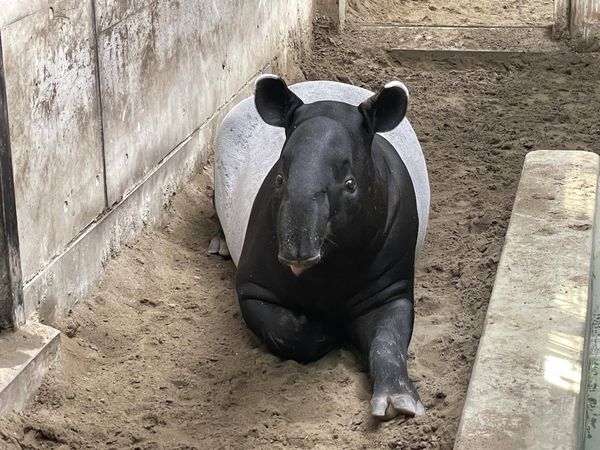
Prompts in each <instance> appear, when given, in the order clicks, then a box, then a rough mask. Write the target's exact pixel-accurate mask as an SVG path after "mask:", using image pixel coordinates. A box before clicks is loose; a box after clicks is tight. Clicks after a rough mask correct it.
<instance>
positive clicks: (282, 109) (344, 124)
mask: <svg viewBox="0 0 600 450" xmlns="http://www.w3.org/2000/svg"><path fill="white" fill-rule="evenodd" d="M407 103H408V92H407V90H406V88H405V87H404V85H402V84H401V83H399V82H391V83H388V84H387V85H386V86H385V87H384V88H383V89H381V90H380V91H379V93H377V94H375V95H373V96H372V97H370V98H368V99H366V100H365V101H364V102H363V103H361V104H360V105H359V106H353V105H349V104H347V103H342V102H334V101H321V102H315V103H308V104H304V103H303V102H302V100H300V98H298V96H296V95H295V94H294V93H293V92H292V91H291V90H290V89H288V87H287V86H286V84H285V82H284V81H283V80H282V79H281V78H279V77H276V76H273V75H264V76H262V77H260V78H259V79H258V80H257V82H256V93H255V104H256V108H257V110H258V113H259V114H260V116H261V117H262V119H263V120H264V121H265V122H266V123H268V124H269V125H273V126H276V127H282V128H284V129H285V135H286V140H285V144H284V146H283V150H282V153H281V157H280V158H279V160H278V162H277V164H276V165H275V167H274V169H273V171H274V172H272V173H274V177H273V179H272V180H270V179H269V178H267V181H266V182H270V183H272V189H273V190H274V192H275V195H276V196H277V197H278V198H279V199H280V206H279V210H278V211H276V214H277V237H278V240H279V254H278V258H279V261H280V262H281V263H283V264H286V265H288V266H290V268H291V270H292V272H293V273H294V274H295V275H297V276H298V275H300V273H302V271H304V270H306V269H308V268H310V267H312V266H314V265H315V264H317V263H319V262H320V261H321V259H322V258H323V256H324V253H325V251H326V249H329V248H332V249H335V248H336V247H337V248H339V247H344V248H353V247H354V246H355V244H356V243H359V242H364V240H365V239H368V234H369V233H371V234H373V232H374V231H373V229H374V228H376V226H375V225H374V224H375V222H376V221H377V220H378V218H379V219H380V218H381V217H379V216H382V215H383V217H384V219H383V220H385V211H381V210H382V209H384V208H381V207H380V208H377V205H381V203H382V202H381V200H383V201H385V198H383V199H382V198H381V196H382V195H383V196H384V197H385V196H386V193H385V192H378V183H377V175H376V174H375V167H374V165H373V159H372V154H371V151H372V143H373V138H374V136H375V133H377V132H385V131H390V130H392V129H393V128H395V127H396V126H397V125H398V124H399V123H400V122H401V121H402V119H403V118H404V115H405V113H406V108H407ZM379 191H381V189H379ZM378 197H379V198H378ZM378 200H379V201H378ZM327 251H329V250H327Z"/></svg>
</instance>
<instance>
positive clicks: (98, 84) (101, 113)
mask: <svg viewBox="0 0 600 450" xmlns="http://www.w3.org/2000/svg"><path fill="white" fill-rule="evenodd" d="M90 3H91V12H92V32H93V35H94V36H93V40H94V41H93V43H94V59H95V62H96V71H95V74H94V78H95V80H96V91H97V95H98V111H99V116H100V117H99V119H100V147H101V150H102V176H103V178H104V209H105V210H107V209H108V176H107V172H106V144H105V139H104V105H103V103H102V85H101V82H100V55H99V53H100V46H99V43H98V42H99V41H98V22H97V21H96V0H90Z"/></svg>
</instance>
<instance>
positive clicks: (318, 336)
mask: <svg viewBox="0 0 600 450" xmlns="http://www.w3.org/2000/svg"><path fill="white" fill-rule="evenodd" d="M240 308H241V311H242V316H243V317H244V321H245V322H246V325H248V328H250V330H252V332H253V333H254V334H255V335H257V336H258V337H259V338H261V339H262V340H263V342H264V343H265V345H266V346H267V347H268V348H269V350H270V351H271V352H272V353H274V354H275V355H277V356H279V357H280V358H282V359H293V360H295V361H298V362H300V363H307V362H310V361H315V360H317V359H319V358H320V357H321V356H323V355H325V354H326V353H328V352H329V351H330V350H332V349H333V348H334V347H335V346H336V345H337V344H338V342H339V338H338V336H337V334H336V332H335V330H334V329H333V328H332V326H331V324H329V323H327V322H324V321H321V320H318V319H316V318H309V317H307V316H306V315H304V314H300V313H297V312H294V311H292V310H290V309H287V308H285V307H283V306H280V305H277V304H274V303H268V302H265V301H262V300H254V299H241V300H240Z"/></svg>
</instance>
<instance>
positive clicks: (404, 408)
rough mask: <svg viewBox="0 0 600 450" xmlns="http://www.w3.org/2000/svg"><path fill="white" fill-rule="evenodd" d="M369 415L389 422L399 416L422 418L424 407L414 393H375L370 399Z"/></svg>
mask: <svg viewBox="0 0 600 450" xmlns="http://www.w3.org/2000/svg"><path fill="white" fill-rule="evenodd" d="M371 414H373V416H375V417H377V418H378V419H381V420H391V419H393V418H394V417H396V416H399V415H401V414H404V415H407V416H422V415H424V414H425V407H424V406H423V403H421V400H420V399H419V395H418V394H417V393H416V392H415V393H414V394H412V393H409V392H404V393H391V394H383V393H377V392H375V393H374V394H373V397H372V398H371Z"/></svg>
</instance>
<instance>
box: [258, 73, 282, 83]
mask: <svg viewBox="0 0 600 450" xmlns="http://www.w3.org/2000/svg"><path fill="white" fill-rule="evenodd" d="M267 78H270V79H272V80H281V77H279V76H277V75H273V74H272V73H263V74H262V75H261V76H259V77H258V78H257V79H256V81H255V82H254V86H256V85H257V84H258V82H259V81H261V80H266V79H267Z"/></svg>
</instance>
